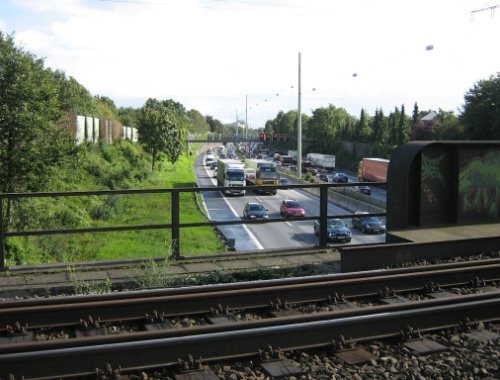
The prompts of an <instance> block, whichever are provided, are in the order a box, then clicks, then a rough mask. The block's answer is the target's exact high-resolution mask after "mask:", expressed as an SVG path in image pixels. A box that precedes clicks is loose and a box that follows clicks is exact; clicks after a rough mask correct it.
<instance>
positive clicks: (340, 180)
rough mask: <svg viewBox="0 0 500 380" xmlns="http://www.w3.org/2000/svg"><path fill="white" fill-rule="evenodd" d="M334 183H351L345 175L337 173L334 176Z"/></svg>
mask: <svg viewBox="0 0 500 380" xmlns="http://www.w3.org/2000/svg"><path fill="white" fill-rule="evenodd" d="M333 182H337V183H347V182H349V178H348V177H347V174H345V173H335V174H334V176H333Z"/></svg>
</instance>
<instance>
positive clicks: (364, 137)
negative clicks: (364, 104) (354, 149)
mask: <svg viewBox="0 0 500 380" xmlns="http://www.w3.org/2000/svg"><path fill="white" fill-rule="evenodd" d="M369 120H370V116H369V115H368V113H367V112H366V111H365V110H364V109H362V110H361V113H360V115H359V121H358V123H357V125H356V128H355V132H354V135H353V138H352V140H353V141H359V142H363V143H367V142H369V141H371V137H372V134H373V130H372V128H371V127H370V126H369Z"/></svg>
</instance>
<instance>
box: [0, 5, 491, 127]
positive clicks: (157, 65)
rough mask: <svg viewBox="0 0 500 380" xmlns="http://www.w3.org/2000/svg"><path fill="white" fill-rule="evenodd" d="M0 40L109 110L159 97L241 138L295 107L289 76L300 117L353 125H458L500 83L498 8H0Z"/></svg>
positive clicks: (12, 6)
mask: <svg viewBox="0 0 500 380" xmlns="http://www.w3.org/2000/svg"><path fill="white" fill-rule="evenodd" d="M0 29H1V30H2V31H3V32H4V33H6V34H10V35H12V34H13V35H14V37H15V42H16V44H17V45H19V46H22V47H23V48H24V49H25V50H27V51H29V52H31V53H33V54H35V55H36V56H38V57H41V58H44V59H45V64H46V66H47V67H51V68H53V69H59V70H62V71H64V72H65V73H66V75H67V76H71V77H73V78H75V79H76V80H77V81H78V82H79V83H80V84H82V85H83V86H84V87H86V88H87V89H88V90H89V91H90V92H91V93H92V94H93V95H101V96H107V97H109V98H111V99H113V100H114V102H115V104H116V105H117V106H118V107H141V106H142V105H143V104H144V103H145V101H146V100H147V99H148V98H156V99H159V100H164V99H173V100H175V101H178V102H180V103H182V104H183V105H184V106H185V107H186V109H187V110H189V109H196V110H198V111H199V112H201V113H202V114H203V115H211V116H213V117H214V118H216V119H219V120H221V121H222V122H224V123H225V122H233V121H234V120H235V119H236V118H237V117H238V119H241V120H245V119H246V120H247V121H248V124H249V126H250V127H251V128H259V127H263V126H264V124H265V122H266V121H267V120H269V119H273V118H275V117H276V115H277V114H278V112H279V111H285V112H286V111H289V110H291V109H297V108H298V99H299V91H298V88H299V73H300V78H301V80H300V83H301V96H300V99H301V108H302V112H303V113H306V114H309V115H310V114H311V110H314V109H316V108H319V107H327V106H328V105H329V104H333V105H334V106H336V107H343V108H345V109H346V110H347V111H348V112H349V113H350V114H351V115H353V116H356V117H359V114H360V112H361V109H365V110H366V111H368V113H369V114H371V115H373V114H374V113H375V110H376V109H382V110H383V111H384V113H385V114H388V113H389V112H391V111H393V110H394V108H395V107H401V105H404V106H405V108H406V113H407V114H411V111H412V110H413V105H414V104H415V102H416V103H417V104H418V106H419V109H420V110H439V109H443V110H445V111H454V112H455V114H459V112H460V108H461V106H462V105H463V97H464V94H465V93H466V92H467V91H468V90H469V89H470V88H472V87H473V85H474V83H476V82H477V81H478V80H481V79H488V78H489V77H490V76H491V75H496V73H497V72H500V41H499V36H500V0H497V1H486V0H241V1H238V0H234V1H231V0H43V1H39V0H0ZM430 46H432V47H433V48H432V49H431V48H430ZM299 56H300V65H299ZM299 67H300V69H299Z"/></svg>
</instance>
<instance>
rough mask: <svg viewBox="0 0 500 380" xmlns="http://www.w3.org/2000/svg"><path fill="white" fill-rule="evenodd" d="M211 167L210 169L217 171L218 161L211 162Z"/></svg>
mask: <svg viewBox="0 0 500 380" xmlns="http://www.w3.org/2000/svg"><path fill="white" fill-rule="evenodd" d="M209 165H210V169H212V170H213V169H215V168H216V167H217V161H212V162H210V164H209Z"/></svg>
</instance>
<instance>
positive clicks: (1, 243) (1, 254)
mask: <svg viewBox="0 0 500 380" xmlns="http://www.w3.org/2000/svg"><path fill="white" fill-rule="evenodd" d="M3 200H4V198H3V197H0V271H3V270H5V238H4V236H3V219H4V218H3Z"/></svg>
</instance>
